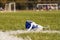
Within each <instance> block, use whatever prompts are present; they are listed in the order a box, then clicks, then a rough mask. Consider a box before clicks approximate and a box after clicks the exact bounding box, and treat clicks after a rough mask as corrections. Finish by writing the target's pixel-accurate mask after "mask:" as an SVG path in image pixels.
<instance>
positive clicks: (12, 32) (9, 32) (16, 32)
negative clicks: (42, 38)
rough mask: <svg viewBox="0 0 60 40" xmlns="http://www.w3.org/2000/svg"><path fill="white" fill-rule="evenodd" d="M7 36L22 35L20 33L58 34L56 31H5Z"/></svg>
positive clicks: (59, 32)
mask: <svg viewBox="0 0 60 40" xmlns="http://www.w3.org/2000/svg"><path fill="white" fill-rule="evenodd" d="M6 33H7V34H22V33H58V34H60V31H57V30H45V31H27V30H17V31H6Z"/></svg>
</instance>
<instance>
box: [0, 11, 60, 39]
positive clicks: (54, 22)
mask: <svg viewBox="0 0 60 40" xmlns="http://www.w3.org/2000/svg"><path fill="white" fill-rule="evenodd" d="M26 20H32V21H34V22H36V23H37V24H39V25H42V26H49V27H50V30H60V11H19V12H2V13H1V12H0V30H3V31H6V30H21V29H22V30H25V22H26ZM17 36H18V37H23V38H25V37H27V36H29V37H30V38H31V39H32V40H60V34H57V33H54V34H49V33H27V34H17Z"/></svg>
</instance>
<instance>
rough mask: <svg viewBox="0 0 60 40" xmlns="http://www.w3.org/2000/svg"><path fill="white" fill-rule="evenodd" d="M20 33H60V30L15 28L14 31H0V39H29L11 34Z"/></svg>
mask: <svg viewBox="0 0 60 40" xmlns="http://www.w3.org/2000/svg"><path fill="white" fill-rule="evenodd" d="M22 33H58V34H60V31H56V30H45V31H33V30H32V31H27V30H16V31H6V32H2V31H0V40H27V39H29V40H31V38H30V37H27V38H26V39H23V38H18V37H15V36H13V34H14V35H15V34H22ZM11 34H12V35H11Z"/></svg>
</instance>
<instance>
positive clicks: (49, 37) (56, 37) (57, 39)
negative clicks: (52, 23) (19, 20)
mask: <svg viewBox="0 0 60 40" xmlns="http://www.w3.org/2000/svg"><path fill="white" fill-rule="evenodd" d="M17 36H18V37H22V38H24V39H25V38H27V36H28V37H30V38H31V39H32V40H60V34H57V33H55V34H53V33H52V34H49V33H27V34H18V35H17Z"/></svg>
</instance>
